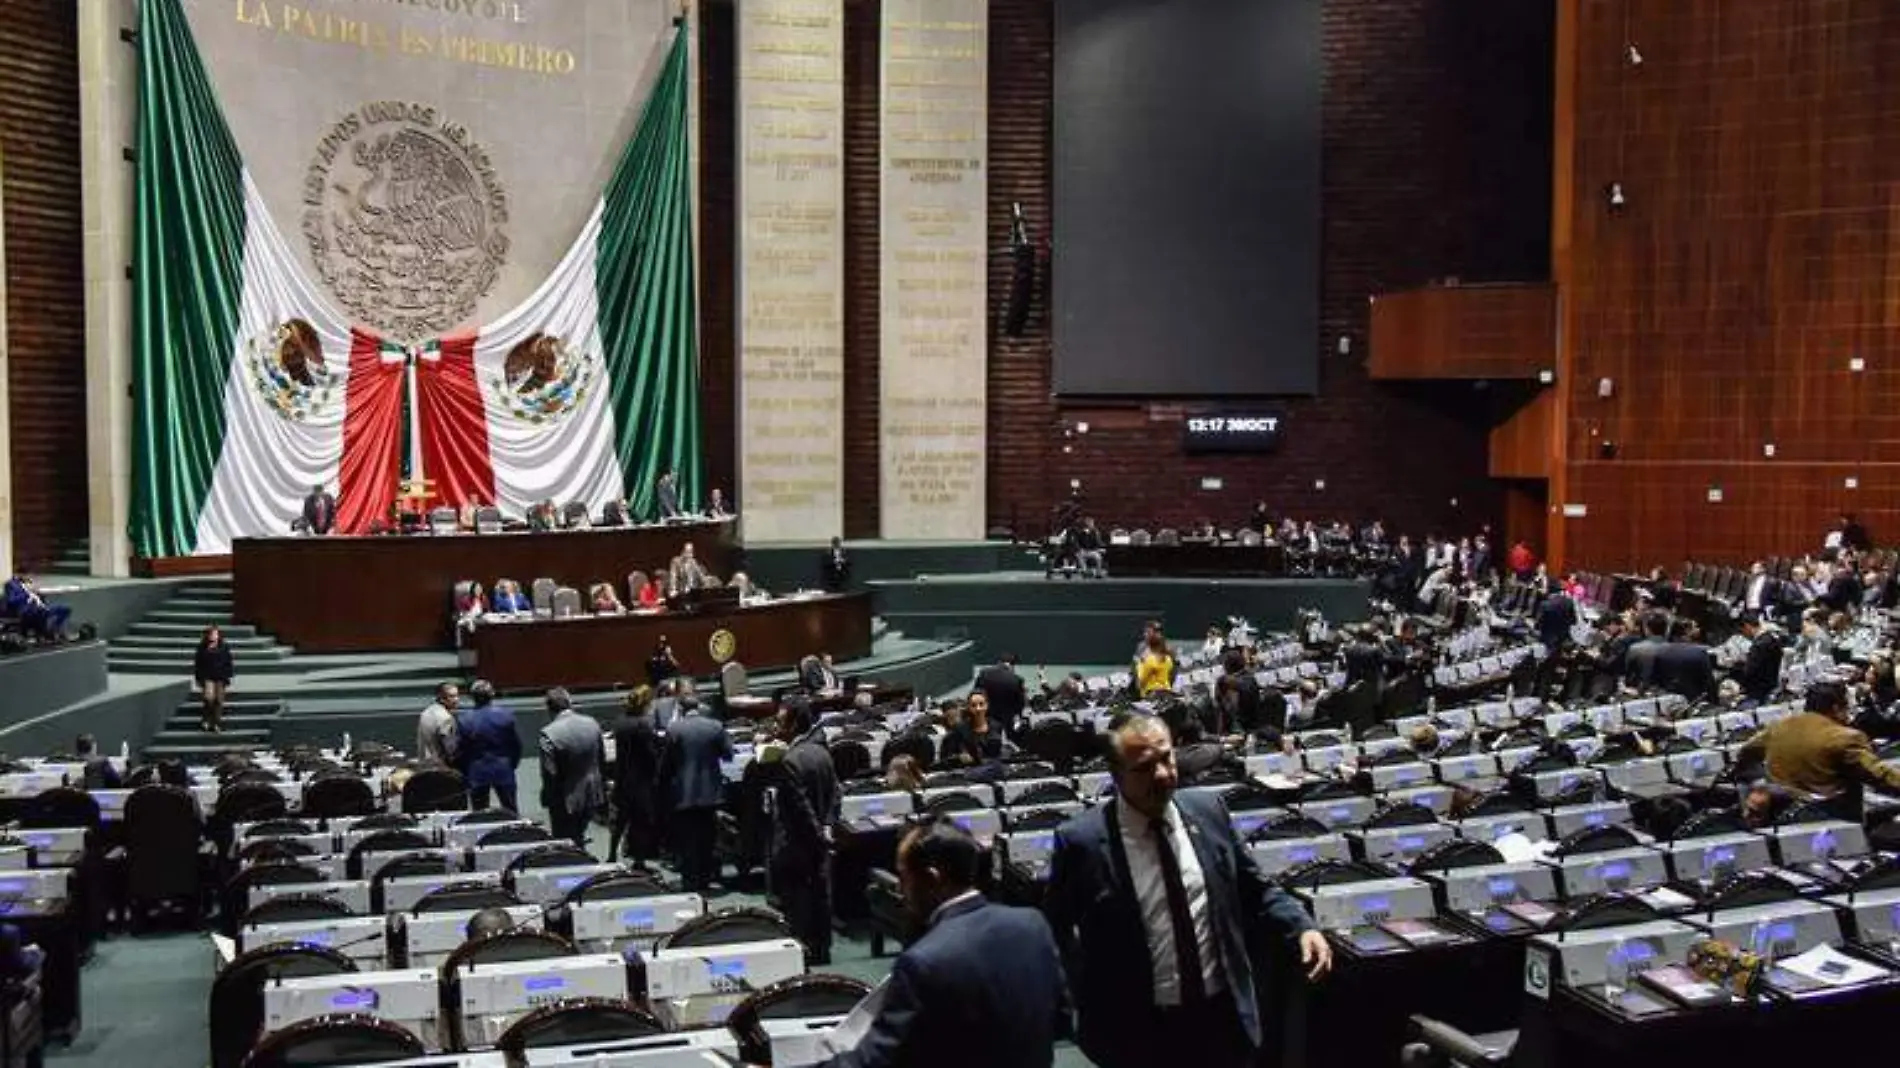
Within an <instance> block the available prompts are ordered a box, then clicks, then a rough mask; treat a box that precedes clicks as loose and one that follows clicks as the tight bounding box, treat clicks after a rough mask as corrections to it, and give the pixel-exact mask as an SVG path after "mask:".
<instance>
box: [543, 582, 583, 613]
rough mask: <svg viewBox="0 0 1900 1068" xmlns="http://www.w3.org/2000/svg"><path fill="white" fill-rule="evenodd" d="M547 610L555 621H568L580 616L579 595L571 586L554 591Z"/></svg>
mask: <svg viewBox="0 0 1900 1068" xmlns="http://www.w3.org/2000/svg"><path fill="white" fill-rule="evenodd" d="M549 608H550V609H551V610H552V611H553V613H554V618H556V619H568V618H570V617H573V616H578V615H580V614H581V593H580V591H579V590H577V589H575V588H574V587H572V586H562V587H560V588H559V589H557V590H555V591H554V596H553V598H552V600H550V601H549Z"/></svg>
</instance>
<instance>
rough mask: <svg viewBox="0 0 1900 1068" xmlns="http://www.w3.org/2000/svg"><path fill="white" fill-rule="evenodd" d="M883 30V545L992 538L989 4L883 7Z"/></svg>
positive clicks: (948, 1)
mask: <svg viewBox="0 0 1900 1068" xmlns="http://www.w3.org/2000/svg"><path fill="white" fill-rule="evenodd" d="M883 19H884V24H883V42H882V44H883V47H882V49H881V55H882V59H883V75H882V77H883V85H882V91H881V92H880V94H879V98H878V99H879V107H880V109H881V111H882V114H881V115H880V116H879V124H880V128H881V136H880V139H879V140H880V144H881V153H882V156H883V160H882V166H881V176H882V185H881V189H880V193H879V197H880V201H881V210H882V224H881V228H880V231H879V239H880V255H881V256H882V273H881V282H880V285H881V288H882V294H881V300H880V305H879V306H880V308H881V319H880V322H881V324H882V325H881V337H882V342H881V344H882V352H881V353H880V362H879V368H880V370H879V383H880V393H881V394H882V396H881V403H880V408H879V428H880V434H879V438H880V442H879V445H880V468H881V471H882V477H881V480H880V483H881V489H882V497H881V504H880V509H879V514H880V515H881V516H882V518H883V536H884V537H886V538H891V539H910V540H922V539H932V538H960V539H974V538H981V537H983V534H984V526H985V523H984V518H985V514H984V513H985V500H986V498H985V489H984V474H985V462H986V455H985V434H986V419H985V407H984V405H985V403H986V395H985V394H986V390H985V382H986V368H987V366H988V352H987V338H986V330H985V327H986V293H985V285H986V281H987V274H986V266H987V265H986V262H985V255H984V253H985V246H986V243H987V241H988V226H989V214H988V206H989V189H988V186H989V139H988V120H989V79H988V70H989V4H988V0H884V4H883Z"/></svg>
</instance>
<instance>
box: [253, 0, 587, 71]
mask: <svg viewBox="0 0 1900 1068" xmlns="http://www.w3.org/2000/svg"><path fill="white" fill-rule="evenodd" d="M339 3H341V4H343V5H345V8H346V9H349V8H368V9H374V8H375V7H376V6H377V5H379V4H380V5H401V6H407V7H421V8H428V9H430V10H434V11H439V12H441V13H443V14H448V15H464V16H468V17H470V18H474V19H481V20H490V21H494V22H502V23H509V24H515V23H523V22H526V21H527V18H526V16H525V14H524V8H523V6H522V0H306V2H305V3H301V4H289V3H269V2H266V0H236V4H237V15H236V17H237V21H238V22H239V23H241V24H243V25H245V26H250V27H253V28H255V29H257V30H260V31H264V30H270V31H274V32H275V33H277V34H278V35H279V36H287V37H296V38H301V39H303V40H306V41H314V42H318V43H321V44H334V45H341V46H344V47H349V48H356V49H360V50H362V51H365V52H376V53H381V54H386V55H389V56H391V57H392V58H395V59H398V60H401V59H429V60H437V61H440V62H444V63H460V64H469V65H473V66H477V67H494V68H499V69H502V70H512V71H517V72H520V73H523V74H537V75H545V76H550V77H561V76H565V75H569V74H573V73H575V72H576V71H577V70H579V69H580V57H579V56H577V55H576V54H575V53H574V52H573V50H572V49H567V48H554V47H549V46H546V45H542V44H536V43H534V42H531V41H509V40H502V39H499V38H491V37H484V36H481V35H478V34H464V33H452V32H448V31H442V32H432V33H424V32H422V31H419V30H416V29H412V28H410V27H407V26H404V27H397V28H393V29H392V28H391V27H390V26H389V25H388V24H386V23H383V22H380V21H377V20H375V19H369V18H362V17H358V16H357V15H354V14H344V13H342V12H340V11H339V10H337V9H336V7H335V6H334V5H337V4H339Z"/></svg>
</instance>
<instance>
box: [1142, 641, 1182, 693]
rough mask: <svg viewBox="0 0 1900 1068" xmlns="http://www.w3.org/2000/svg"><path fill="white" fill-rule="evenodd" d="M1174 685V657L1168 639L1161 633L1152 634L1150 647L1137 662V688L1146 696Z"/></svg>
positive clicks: (1149, 642)
mask: <svg viewBox="0 0 1900 1068" xmlns="http://www.w3.org/2000/svg"><path fill="white" fill-rule="evenodd" d="M1173 685H1174V657H1173V655H1172V654H1170V653H1169V652H1168V640H1167V639H1166V638H1163V637H1162V636H1161V635H1159V634H1150V635H1148V648H1147V649H1146V650H1145V651H1144V652H1143V653H1142V654H1141V660H1140V661H1139V662H1138V663H1136V664H1135V690H1136V692H1137V693H1139V694H1140V695H1141V696H1143V697H1146V696H1148V695H1149V694H1152V693H1157V692H1159V691H1161V690H1166V689H1170V688H1171V687H1173Z"/></svg>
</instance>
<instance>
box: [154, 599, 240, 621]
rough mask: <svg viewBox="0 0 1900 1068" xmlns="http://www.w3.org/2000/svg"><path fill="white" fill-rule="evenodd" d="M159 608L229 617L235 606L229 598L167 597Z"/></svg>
mask: <svg viewBox="0 0 1900 1068" xmlns="http://www.w3.org/2000/svg"><path fill="white" fill-rule="evenodd" d="M160 607H161V608H165V609H170V610H172V611H177V612H204V613H208V614H212V615H219V616H229V615H230V614H231V613H232V612H233V611H235V610H236V608H237V605H236V604H235V603H234V602H233V601H232V600H231V598H229V597H210V596H178V597H168V598H166V599H165V603H164V604H163V605H161V606H160Z"/></svg>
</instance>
